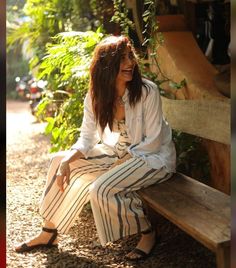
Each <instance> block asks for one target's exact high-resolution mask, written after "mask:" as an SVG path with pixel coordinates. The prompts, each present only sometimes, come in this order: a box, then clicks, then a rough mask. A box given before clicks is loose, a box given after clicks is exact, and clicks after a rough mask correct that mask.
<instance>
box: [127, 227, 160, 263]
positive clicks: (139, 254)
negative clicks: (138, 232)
mask: <svg viewBox="0 0 236 268" xmlns="http://www.w3.org/2000/svg"><path fill="white" fill-rule="evenodd" d="M155 244H156V232H155V231H153V230H152V231H150V232H148V233H146V234H144V233H143V234H142V236H141V239H140V241H139V243H138V245H137V246H136V248H135V249H133V250H132V251H131V252H129V253H128V254H127V255H126V258H127V259H128V260H131V261H132V260H133V261H138V260H143V259H145V258H147V257H148V256H150V254H151V252H152V250H153V248H154V246H155Z"/></svg>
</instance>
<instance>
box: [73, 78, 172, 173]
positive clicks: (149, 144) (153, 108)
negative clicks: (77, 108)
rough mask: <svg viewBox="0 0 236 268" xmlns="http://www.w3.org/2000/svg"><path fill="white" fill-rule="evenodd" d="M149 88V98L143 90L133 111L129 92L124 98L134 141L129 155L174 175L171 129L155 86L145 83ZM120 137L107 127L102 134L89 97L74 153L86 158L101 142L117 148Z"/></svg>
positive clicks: (129, 128) (127, 121)
mask: <svg viewBox="0 0 236 268" xmlns="http://www.w3.org/2000/svg"><path fill="white" fill-rule="evenodd" d="M143 82H144V83H145V85H146V87H147V88H148V92H149V93H148V95H147V91H146V89H145V86H143V89H142V90H143V94H142V97H141V100H140V101H139V102H138V103H136V105H135V107H131V106H130V105H129V101H128V90H127V89H126V91H125V94H124V96H123V101H124V103H125V124H126V126H127V132H128V135H129V137H130V140H131V145H130V146H129V147H128V152H129V153H130V154H131V155H132V156H133V157H138V158H142V159H143V160H144V161H145V162H146V163H147V164H148V166H150V167H152V168H155V169H159V168H161V167H163V166H165V167H166V169H167V171H168V172H175V167H176V151H175V146H174V143H173V141H172V132H171V128H170V126H169V125H168V123H167V122H166V120H165V119H164V117H163V114H162V107H161V98H160V94H159V90H158V88H157V86H156V84H154V83H153V82H151V81H149V80H147V79H143ZM118 138H119V133H115V132H111V131H110V129H109V127H108V126H107V127H106V128H105V130H104V132H103V133H102V131H101V127H100V126H99V125H97V124H96V122H95V117H94V114H93V109H92V101H91V97H90V94H89V93H88V94H87V95H86V97H85V100H84V117H83V122H82V126H81V132H80V137H79V139H78V141H77V142H76V143H75V144H74V145H73V146H72V149H77V150H79V151H81V152H82V153H83V154H84V156H85V157H87V155H88V154H89V151H90V150H91V149H92V148H93V147H94V146H95V145H96V144H97V143H98V142H99V141H101V142H102V143H103V144H105V145H107V146H109V147H110V148H114V146H115V144H116V142H117V141H118Z"/></svg>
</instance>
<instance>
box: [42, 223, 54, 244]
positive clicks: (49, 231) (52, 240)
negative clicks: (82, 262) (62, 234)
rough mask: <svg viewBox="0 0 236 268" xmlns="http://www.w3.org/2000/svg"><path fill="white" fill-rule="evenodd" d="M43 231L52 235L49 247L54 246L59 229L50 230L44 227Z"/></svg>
mask: <svg viewBox="0 0 236 268" xmlns="http://www.w3.org/2000/svg"><path fill="white" fill-rule="evenodd" d="M42 230H43V231H44V232H47V233H52V234H53V235H52V237H51V238H50V239H49V241H48V243H47V245H52V243H53V242H54V241H55V239H56V238H57V229H49V228H46V227H43V228H42Z"/></svg>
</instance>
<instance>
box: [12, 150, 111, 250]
mask: <svg viewBox="0 0 236 268" xmlns="http://www.w3.org/2000/svg"><path fill="white" fill-rule="evenodd" d="M65 154H66V151H63V152H59V153H57V154H55V155H54V156H53V157H52V159H51V162H50V166H49V170H48V174H47V181H46V185H45V189H44V193H43V195H42V199H41V202H40V214H41V215H42V217H43V219H44V221H43V226H44V227H46V228H49V229H58V230H59V231H60V232H62V233H66V232H67V231H68V230H69V228H70V227H71V226H72V224H73V223H74V221H75V219H76V217H77V216H78V215H79V213H80V212H81V210H82V208H83V206H84V204H86V203H87V202H88V201H89V198H88V195H89V187H90V185H91V183H92V182H93V181H94V180H95V179H96V178H97V177H98V176H100V175H101V174H102V173H103V172H105V171H107V170H108V168H109V167H110V165H111V164H112V163H113V162H114V160H115V159H116V158H115V157H111V156H107V155H105V154H104V150H102V148H100V149H98V148H95V150H93V151H92V152H91V155H92V157H90V159H89V160H85V159H78V160H76V161H74V162H72V163H71V164H70V168H71V175H70V184H69V185H67V184H65V187H64V188H65V191H64V192H61V191H60V190H59V188H58V186H57V183H56V176H55V174H56V172H57V169H58V167H59V164H60V162H61V160H62V158H63V157H64V156H65ZM101 155H103V156H102V157H101ZM107 158H108V159H107ZM113 158H114V160H113ZM106 162H108V164H106ZM109 162H110V164H109ZM51 236H52V234H51V233H48V232H45V231H41V233H39V234H38V235H37V236H36V237H34V238H33V239H31V240H29V241H27V242H26V243H27V246H33V245H36V244H46V243H47V242H48V241H49V239H50V238H51ZM56 243H57V240H55V241H54V243H53V244H56ZM19 247H20V246H18V247H16V250H17V248H19Z"/></svg>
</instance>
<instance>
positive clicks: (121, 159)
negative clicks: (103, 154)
mask: <svg viewBox="0 0 236 268" xmlns="http://www.w3.org/2000/svg"><path fill="white" fill-rule="evenodd" d="M131 157H132V156H131V155H130V154H128V153H127V154H126V155H125V156H124V157H122V158H120V159H118V160H117V161H116V162H115V163H114V164H113V165H111V167H110V169H111V168H114V167H115V166H118V165H120V164H122V163H124V162H125V161H127V160H129V159H130V158H131Z"/></svg>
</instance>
